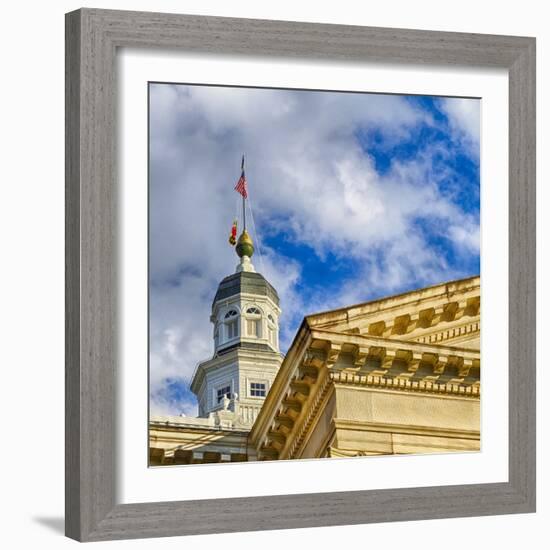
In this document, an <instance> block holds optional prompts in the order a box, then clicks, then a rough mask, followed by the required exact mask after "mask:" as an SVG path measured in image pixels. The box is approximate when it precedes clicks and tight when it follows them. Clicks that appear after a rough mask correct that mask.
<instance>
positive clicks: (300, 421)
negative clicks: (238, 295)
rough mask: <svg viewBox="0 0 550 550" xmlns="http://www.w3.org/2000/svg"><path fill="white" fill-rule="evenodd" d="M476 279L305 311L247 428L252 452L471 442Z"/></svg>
mask: <svg viewBox="0 0 550 550" xmlns="http://www.w3.org/2000/svg"><path fill="white" fill-rule="evenodd" d="M479 304H480V287H479V278H478V277H474V278H471V279H465V280H462V281H456V282H451V283H446V284H443V285H437V286H434V287H430V288H426V289H421V290H418V291H414V292H409V293H406V294H401V295H398V296H392V297H390V298H386V299H382V300H377V301H374V302H370V303H366V304H360V305H357V306H352V307H349V308H344V309H340V310H335V311H330V312H326V313H321V314H317V315H312V316H309V317H307V318H306V319H304V322H303V323H302V325H301V327H300V330H299V332H298V334H297V336H296V338H295V340H294V342H293V344H292V346H291V348H290V350H289V352H288V354H287V356H286V358H285V360H284V361H283V364H282V366H281V368H280V370H279V372H278V374H277V377H276V378H275V380H274V381H273V385H272V388H271V390H270V392H269V395H268V396H267V399H266V401H265V404H264V406H263V408H262V410H261V412H260V415H259V416H258V418H257V420H256V422H255V424H254V426H253V428H252V431H251V433H250V438H249V444H250V445H251V446H252V447H253V448H254V450H255V451H256V453H257V456H258V458H259V459H264V460H277V459H289V458H314V457H322V456H358V455H369V454H394V453H411V452H444V451H453V450H478V449H479V395H480V359H479V321H480V312H479Z"/></svg>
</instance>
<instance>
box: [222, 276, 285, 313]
mask: <svg viewBox="0 0 550 550" xmlns="http://www.w3.org/2000/svg"><path fill="white" fill-rule="evenodd" d="M241 292H242V293H246V294H255V295H256V296H267V297H268V298H270V299H271V300H273V302H275V304H277V305H279V295H278V294H277V291H276V290H275V288H274V287H273V286H272V285H271V284H270V283H269V282H268V281H267V280H266V279H265V277H264V276H263V275H261V274H260V273H256V272H252V271H240V272H238V273H234V274H233V275H229V276H228V277H226V278H225V279H223V280H222V281H221V283H220V284H219V285H218V290H217V292H216V296H214V303H216V302H217V301H218V300H223V299H225V298H229V297H231V296H236V295H237V294H240V293H241Z"/></svg>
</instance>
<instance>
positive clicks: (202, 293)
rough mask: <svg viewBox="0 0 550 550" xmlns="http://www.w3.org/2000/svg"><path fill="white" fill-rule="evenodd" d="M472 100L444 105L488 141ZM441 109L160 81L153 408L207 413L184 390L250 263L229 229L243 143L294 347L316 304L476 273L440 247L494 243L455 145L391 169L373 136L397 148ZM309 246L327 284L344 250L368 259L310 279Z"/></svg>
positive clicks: (264, 266)
mask: <svg viewBox="0 0 550 550" xmlns="http://www.w3.org/2000/svg"><path fill="white" fill-rule="evenodd" d="M464 101H465V100H442V102H441V110H442V111H443V112H444V113H445V114H446V116H447V118H448V121H449V128H448V129H447V130H448V131H449V132H450V133H452V134H453V135H454V136H455V138H456V144H455V146H456V147H459V146H461V145H460V144H461V143H463V145H462V146H464V147H466V145H464V144H467V147H468V150H472V149H474V148H475V143H476V141H475V140H476V139H477V144H479V102H477V101H473V102H471V103H475V104H476V105H477V107H475V106H471V105H470V104H468V103H467V102H466V103H465V102H464ZM476 109H477V117H478V119H477V134H476ZM433 115H434V113H432V112H430V110H428V109H424V108H422V107H421V106H420V105H418V104H416V103H415V102H412V101H408V100H407V98H404V97H400V96H384V95H367V94H344V93H323V92H308V93H306V92H299V91H284V90H260V89H242V88H223V87H207V86H178V85H167V84H155V85H151V89H150V140H151V141H150V250H149V254H150V316H151V319H150V327H151V329H150V349H151V357H150V365H151V368H150V383H151V404H152V410H157V411H163V412H167V411H170V412H172V413H177V412H182V411H183V412H186V411H187V412H186V414H187V413H188V412H189V411H192V410H194V409H193V407H194V402H193V398H192V396H190V395H189V394H188V392H187V393H186V392H185V391H184V392H183V394H180V393H181V392H180V393H177V392H175V393H174V391H173V388H174V384H176V385H178V384H179V386H178V387H181V388H185V387H186V385H188V383H189V380H190V378H191V376H192V373H193V370H194V368H195V365H196V364H197V362H198V361H200V360H202V359H205V358H207V357H209V356H211V354H212V349H213V342H212V327H211V324H210V322H209V313H210V305H211V301H212V298H213V296H214V293H215V290H216V287H217V284H218V283H219V281H220V280H221V279H222V278H223V277H224V276H226V275H228V274H230V273H232V272H233V271H234V268H235V265H236V263H237V257H236V256H235V253H234V250H233V249H232V248H231V247H230V246H228V244H227V236H228V231H229V228H230V225H231V222H232V220H233V218H234V216H235V214H236V213H237V212H238V209H239V197H238V195H237V194H236V193H234V191H233V186H234V184H235V181H236V179H237V178H238V175H239V164H240V156H241V154H242V153H243V152H245V153H246V158H247V179H248V182H249V192H250V199H251V202H252V204H253V206H254V213H255V221H256V223H257V229H258V234H257V235H255V239H256V242H257V244H258V245H259V246H258V248H259V249H260V250H261V251H262V257H261V259H260V257H259V254H258V255H256V256H255V257H254V263H255V264H256V267H257V269H258V270H260V271H262V272H263V274H264V275H265V276H266V277H267V278H268V280H270V282H271V283H272V284H273V285H274V286H275V287H276V288H277V290H278V292H279V294H280V296H281V304H282V308H283V317H282V318H281V330H282V334H281V342H282V343H283V345H285V346H286V345H288V343H289V342H290V341H291V339H292V337H293V335H294V333H295V330H296V328H297V326H298V323H299V322H300V320H301V318H302V317H303V316H304V315H305V314H308V313H312V312H314V311H318V310H323V309H329V308H332V307H338V306H343V305H347V304H351V303H357V302H360V301H364V300H366V299H369V298H372V297H375V296H377V295H382V294H384V293H390V292H393V291H398V290H402V289H403V288H404V287H407V286H410V285H412V286H415V285H416V286H421V285H422V284H431V283H434V282H437V281H441V280H444V279H450V278H453V277H455V276H460V275H462V273H461V272H460V269H457V268H456V266H450V265H448V262H447V260H446V257H445V255H444V254H441V249H440V248H438V246H434V245H433V240H434V239H439V240H441V239H442V240H446V241H448V242H449V243H450V245H449V246H452V247H454V248H456V251H457V253H459V254H466V255H468V254H476V253H478V250H479V222H478V220H477V218H476V216H475V215H472V214H471V213H470V212H467V211H465V210H464V208H462V207H461V205H460V203H459V202H457V200H455V199H456V196H457V193H458V191H460V189H459V187H460V185H461V183H460V178H457V176H456V174H454V173H453V170H452V167H450V166H449V165H448V163H446V162H445V158H446V157H447V156H449V155H452V151H450V150H449V146H448V144H441V143H440V144H436V143H426V144H425V146H423V147H421V148H419V149H418V151H417V152H416V154H414V155H412V156H407V155H405V156H397V155H396V157H395V158H392V159H390V166H389V169H387V170H385V171H383V172H382V171H380V170H379V169H378V168H377V166H376V158H375V157H374V155H372V154H370V152H369V147H368V144H369V142H370V140H371V138H372V136H378V137H380V136H381V139H382V141H383V143H384V146H385V147H386V148H387V149H388V150H392V148H394V147H396V146H398V145H399V144H401V143H408V142H411V141H413V140H414V139H416V136H417V135H418V128H421V127H422V128H434V129H435V128H437V126H438V124H440V122H438V121H436V120H435V119H434V116H433ZM476 135H477V138H476ZM442 159H443V160H442ZM449 182H452V184H453V185H451V184H450V183H449ZM453 186H454V187H453ZM457 189H458V191H457ZM428 225H429V235H427V234H426V227H427V226H428ZM277 242H282V243H283V244H284V246H277V244H276V243H277ZM476 244H477V248H476ZM293 246H294V247H297V246H299V247H302V250H306V251H307V253H308V254H309V255H311V257H312V258H315V259H316V261H318V262H320V265H322V266H323V267H322V268H323V269H324V270H326V273H327V281H328V280H329V279H330V273H331V269H332V268H333V267H334V266H337V265H339V264H340V263H341V262H351V265H352V266H353V269H352V270H350V272H349V273H348V274H347V275H346V276H344V277H341V278H340V279H336V280H333V281H332V283H333V287H332V289H333V290H334V285H336V286H337V287H338V288H337V289H336V291H333V292H327V290H326V289H325V288H323V285H322V284H317V285H312V286H311V287H308V279H307V275H305V274H304V273H305V271H304V269H305V267H304V265H302V263H301V262H300V258H299V255H298V256H296V255H295V254H294V255H293V254H292V253H291V252H290V249H291V248H292V247H293ZM327 284H328V283H327ZM174 395H175V396H176V397H174Z"/></svg>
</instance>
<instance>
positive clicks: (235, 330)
mask: <svg viewBox="0 0 550 550" xmlns="http://www.w3.org/2000/svg"><path fill="white" fill-rule="evenodd" d="M225 334H226V336H227V340H232V339H233V338H237V336H239V314H238V313H237V311H236V310H234V309H230V310H229V311H228V312H227V313H226V314H225Z"/></svg>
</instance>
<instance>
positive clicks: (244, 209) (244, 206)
mask: <svg viewBox="0 0 550 550" xmlns="http://www.w3.org/2000/svg"><path fill="white" fill-rule="evenodd" d="M241 172H242V175H243V176H244V153H243V158H242V161H241ZM245 201H246V199H245V193H243V230H244V231H246V203H245Z"/></svg>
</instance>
